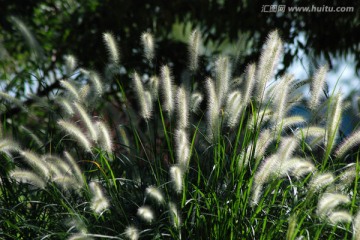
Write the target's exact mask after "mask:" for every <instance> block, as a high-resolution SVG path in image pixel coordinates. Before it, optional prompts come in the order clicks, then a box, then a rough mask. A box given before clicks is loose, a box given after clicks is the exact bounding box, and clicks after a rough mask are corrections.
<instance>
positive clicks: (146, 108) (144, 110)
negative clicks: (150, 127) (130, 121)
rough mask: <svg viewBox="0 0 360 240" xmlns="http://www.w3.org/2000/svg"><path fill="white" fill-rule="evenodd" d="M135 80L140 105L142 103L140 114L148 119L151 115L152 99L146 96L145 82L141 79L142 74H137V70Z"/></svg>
mask: <svg viewBox="0 0 360 240" xmlns="http://www.w3.org/2000/svg"><path fill="white" fill-rule="evenodd" d="M133 80H134V87H135V92H136V95H137V97H138V99H139V100H138V101H139V105H140V115H141V116H142V117H143V118H144V119H146V120H148V119H150V117H151V101H149V100H148V99H147V97H146V96H145V90H144V87H143V83H142V81H141V79H140V76H139V75H138V74H137V72H135V73H134V76H133Z"/></svg>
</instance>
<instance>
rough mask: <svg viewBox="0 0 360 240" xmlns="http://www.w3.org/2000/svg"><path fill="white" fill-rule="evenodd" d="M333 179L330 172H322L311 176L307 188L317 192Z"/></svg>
mask: <svg viewBox="0 0 360 240" xmlns="http://www.w3.org/2000/svg"><path fill="white" fill-rule="evenodd" d="M334 181H335V177H334V175H333V174H332V173H322V174H318V175H315V176H313V177H312V179H311V181H310V183H309V188H310V190H311V191H314V192H317V191H319V190H321V189H323V188H325V187H327V186H329V185H330V184H332V183H333V182H334Z"/></svg>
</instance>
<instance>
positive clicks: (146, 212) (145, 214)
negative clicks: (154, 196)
mask: <svg viewBox="0 0 360 240" xmlns="http://www.w3.org/2000/svg"><path fill="white" fill-rule="evenodd" d="M137 215H138V216H139V217H140V218H141V219H142V220H144V221H145V222H147V223H152V221H154V218H155V215H154V212H153V211H152V210H151V208H150V207H148V206H142V207H139V208H138V210H137Z"/></svg>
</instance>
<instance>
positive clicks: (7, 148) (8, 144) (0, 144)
mask: <svg viewBox="0 0 360 240" xmlns="http://www.w3.org/2000/svg"><path fill="white" fill-rule="evenodd" d="M19 150H20V146H19V144H17V143H16V142H14V141H12V140H10V139H0V152H5V153H8V152H17V151H19Z"/></svg>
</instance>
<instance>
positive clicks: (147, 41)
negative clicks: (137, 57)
mask: <svg viewBox="0 0 360 240" xmlns="http://www.w3.org/2000/svg"><path fill="white" fill-rule="evenodd" d="M141 43H142V45H143V47H144V53H145V57H146V59H147V60H148V61H149V62H151V61H152V59H153V58H154V38H153V35H152V34H151V33H150V32H144V33H143V34H141Z"/></svg>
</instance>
